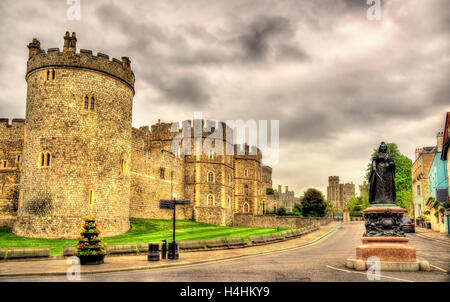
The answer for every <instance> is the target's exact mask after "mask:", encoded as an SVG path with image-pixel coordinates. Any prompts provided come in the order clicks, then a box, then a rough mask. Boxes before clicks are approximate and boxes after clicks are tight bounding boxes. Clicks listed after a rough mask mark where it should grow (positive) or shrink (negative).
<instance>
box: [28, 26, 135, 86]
mask: <svg viewBox="0 0 450 302" xmlns="http://www.w3.org/2000/svg"><path fill="white" fill-rule="evenodd" d="M67 35H68V33H66V36H65V37H64V39H65V46H64V49H63V51H62V52H61V51H60V49H59V48H49V49H48V50H47V52H45V50H42V49H41V46H40V42H39V41H38V40H37V39H33V41H32V42H31V43H30V44H28V48H29V58H28V62H27V76H28V74H30V73H31V72H33V71H35V70H38V69H41V68H51V67H56V68H58V67H64V68H83V69H90V70H94V71H98V72H103V73H107V74H108V75H110V76H113V77H115V78H118V79H120V80H121V81H123V82H125V83H126V84H128V85H129V86H130V87H131V88H132V89H133V90H134V82H135V77H134V73H133V71H132V70H131V61H130V59H129V58H128V57H122V60H118V59H116V58H113V59H111V60H110V58H109V56H108V55H106V54H103V53H100V52H98V53H97V55H94V54H93V52H92V50H86V49H81V50H80V52H79V53H76V44H75V43H74V42H73V43H74V44H71V45H72V46H70V47H69V46H66V44H67V45H69V44H68V43H69V42H68V41H67V39H68V36H67ZM72 35H73V36H74V35H75V33H73V34H72ZM69 39H71V38H70V37H69ZM75 41H76V38H75Z"/></svg>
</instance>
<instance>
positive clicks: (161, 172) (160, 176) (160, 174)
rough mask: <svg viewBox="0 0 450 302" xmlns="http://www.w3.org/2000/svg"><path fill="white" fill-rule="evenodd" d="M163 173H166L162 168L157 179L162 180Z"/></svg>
mask: <svg viewBox="0 0 450 302" xmlns="http://www.w3.org/2000/svg"><path fill="white" fill-rule="evenodd" d="M165 171H166V169H164V168H160V169H159V178H161V179H164V173H165Z"/></svg>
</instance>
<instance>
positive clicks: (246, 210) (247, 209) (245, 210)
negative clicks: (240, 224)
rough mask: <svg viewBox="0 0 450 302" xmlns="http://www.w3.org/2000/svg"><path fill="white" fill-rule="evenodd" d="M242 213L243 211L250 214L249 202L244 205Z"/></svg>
mask: <svg viewBox="0 0 450 302" xmlns="http://www.w3.org/2000/svg"><path fill="white" fill-rule="evenodd" d="M242 211H243V212H244V213H248V212H250V206H249V204H248V203H247V202H246V203H244V205H243V206H242Z"/></svg>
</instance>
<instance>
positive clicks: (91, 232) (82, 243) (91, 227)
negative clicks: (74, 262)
mask: <svg viewBox="0 0 450 302" xmlns="http://www.w3.org/2000/svg"><path fill="white" fill-rule="evenodd" d="M100 233H101V230H100V228H99V227H98V225H97V223H96V221H95V218H94V217H85V218H84V222H83V224H82V229H81V236H80V237H78V243H77V246H76V249H75V251H74V253H73V254H74V256H78V257H80V259H82V260H83V258H82V257H84V258H86V257H95V256H96V257H99V256H103V257H104V256H105V255H107V254H108V251H107V250H106V243H105V244H103V243H102V240H101V239H100V238H98V235H99V234H100ZM81 262H82V264H83V261H81Z"/></svg>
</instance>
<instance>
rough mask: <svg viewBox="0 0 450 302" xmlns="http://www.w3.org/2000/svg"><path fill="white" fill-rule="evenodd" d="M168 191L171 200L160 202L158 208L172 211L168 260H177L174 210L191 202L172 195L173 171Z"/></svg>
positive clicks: (174, 194)
mask: <svg viewBox="0 0 450 302" xmlns="http://www.w3.org/2000/svg"><path fill="white" fill-rule="evenodd" d="M170 180H171V182H170V191H171V195H172V199H170V200H164V199H163V200H160V201H159V208H160V209H166V210H173V240H172V258H170V257H169V259H177V257H176V256H175V255H176V253H175V252H176V242H175V221H176V209H177V205H189V204H190V203H191V202H190V201H189V200H177V194H176V193H173V171H171V173H170Z"/></svg>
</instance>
